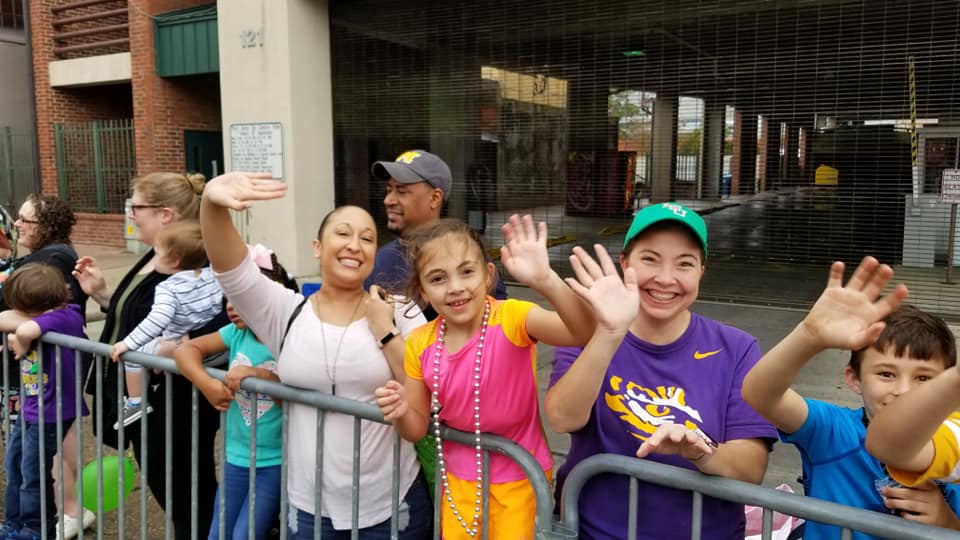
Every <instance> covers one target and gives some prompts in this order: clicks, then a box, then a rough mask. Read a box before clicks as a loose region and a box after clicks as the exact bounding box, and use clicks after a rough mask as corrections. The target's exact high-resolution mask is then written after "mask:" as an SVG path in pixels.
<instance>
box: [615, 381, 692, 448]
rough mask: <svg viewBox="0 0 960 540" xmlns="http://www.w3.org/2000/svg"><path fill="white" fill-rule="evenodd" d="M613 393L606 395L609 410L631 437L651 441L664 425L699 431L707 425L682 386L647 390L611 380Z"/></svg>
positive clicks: (639, 386)
mask: <svg viewBox="0 0 960 540" xmlns="http://www.w3.org/2000/svg"><path fill="white" fill-rule="evenodd" d="M609 382H610V388H611V389H612V390H613V393H610V392H605V393H604V402H605V403H606V405H607V407H609V408H610V410H611V411H612V412H614V413H616V414H618V415H619V417H620V419H621V420H623V421H624V422H626V424H627V425H628V426H629V433H630V435H632V436H633V437H636V438H637V439H639V440H641V441H645V440H647V438H648V437H649V436H650V435H653V432H654V431H656V430H657V428H658V427H660V426H661V425H663V424H668V423H673V424H683V425H685V426H686V427H687V428H689V429H692V430H696V429H697V428H698V423H700V422H703V417H702V416H701V415H700V411H698V410H696V409H694V408H693V407H691V406H689V405H687V399H686V391H685V390H684V389H683V388H682V387H678V386H658V387H656V388H646V387H644V386H641V385H639V384H637V383H635V382H633V381H624V380H623V378H622V377H618V376H616V375H614V376H611V377H610V381H609Z"/></svg>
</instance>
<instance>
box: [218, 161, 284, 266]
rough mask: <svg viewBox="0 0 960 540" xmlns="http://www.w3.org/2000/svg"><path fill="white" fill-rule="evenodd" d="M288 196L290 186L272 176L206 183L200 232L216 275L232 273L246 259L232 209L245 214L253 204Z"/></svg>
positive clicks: (233, 175) (228, 177)
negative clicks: (234, 223) (231, 215)
mask: <svg viewBox="0 0 960 540" xmlns="http://www.w3.org/2000/svg"><path fill="white" fill-rule="evenodd" d="M286 192H287V184H285V183H284V182H280V181H278V180H272V179H271V177H270V174H269V173H256V174H252V173H241V172H232V173H227V174H224V175H221V176H218V177H216V178H214V179H213V180H211V181H210V182H208V183H207V185H206V187H205V188H204V190H203V200H202V202H201V204H200V230H201V232H202V233H203V247H204V248H205V249H206V251H207V258H208V259H210V265H211V266H212V267H213V270H214V271H216V272H226V271H228V270H233V269H234V268H236V267H237V266H239V265H240V263H241V262H243V259H244V258H245V257H246V256H247V245H246V244H245V243H244V241H243V239H242V238H241V237H240V234H239V233H238V232H237V229H236V228H235V227H234V226H233V220H232V219H231V218H230V209H231V208H232V209H234V210H246V209H247V208H249V207H250V205H251V204H252V203H253V202H254V201H266V200H271V199H279V198H280V197H283V196H284V194H285V193H286Z"/></svg>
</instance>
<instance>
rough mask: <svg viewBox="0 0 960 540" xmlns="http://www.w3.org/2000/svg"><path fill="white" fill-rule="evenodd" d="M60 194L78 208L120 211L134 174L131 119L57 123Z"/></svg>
mask: <svg viewBox="0 0 960 540" xmlns="http://www.w3.org/2000/svg"><path fill="white" fill-rule="evenodd" d="M54 135H55V140H56V145H57V179H58V182H59V186H60V196H61V197H62V198H64V199H66V200H68V201H70V205H71V206H72V207H73V209H74V211H77V212H99V213H123V203H124V200H125V199H126V197H127V192H128V191H129V186H130V179H131V178H133V177H134V175H135V174H136V151H135V149H134V139H133V120H132V119H129V118H124V119H119V120H94V121H92V122H82V123H71V124H57V125H55V126H54Z"/></svg>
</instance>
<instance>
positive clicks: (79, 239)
mask: <svg viewBox="0 0 960 540" xmlns="http://www.w3.org/2000/svg"><path fill="white" fill-rule="evenodd" d="M71 239H72V240H73V241H74V242H75V243H80V244H94V245H98V246H108V247H115V248H120V249H123V248H125V247H126V246H127V243H126V240H124V238H123V216H122V215H120V214H88V213H84V212H78V213H77V224H76V225H74V227H73V235H72V238H71Z"/></svg>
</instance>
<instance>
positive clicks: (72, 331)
mask: <svg viewBox="0 0 960 540" xmlns="http://www.w3.org/2000/svg"><path fill="white" fill-rule="evenodd" d="M69 296H70V292H69V289H67V284H66V282H65V281H64V279H63V273H62V272H61V271H60V270H59V269H57V268H55V267H53V266H50V265H47V264H43V263H28V264H25V265H23V266H22V267H20V268H19V269H17V270H16V271H15V272H14V273H13V274H12V275H11V276H10V278H9V279H8V280H7V281H6V282H5V283H4V286H3V297H4V300H5V301H6V303H7V305H8V306H10V307H11V308H13V309H11V310H9V311H4V312H3V313H0V331H4V332H12V333H11V334H9V335H8V337H7V343H8V345H9V346H10V349H11V351H12V352H13V354H14V356H15V357H16V358H18V359H19V360H20V380H21V387H22V391H23V395H24V399H23V404H22V406H21V411H20V412H21V414H20V416H19V418H18V420H17V421H16V423H15V424H14V426H13V431H12V433H11V436H10V441H9V443H8V444H7V453H6V457H5V459H4V468H5V471H6V475H7V478H6V480H7V491H6V499H5V503H4V516H3V518H4V523H3V528H2V529H0V538H40V537H41V536H43V535H44V534H45V535H46V536H45V537H46V538H54V537H55V534H56V528H57V521H58V520H57V505H56V499H55V497H54V495H55V493H56V491H55V490H54V487H53V463H54V461H53V457H54V455H55V454H56V453H57V447H58V446H59V443H60V442H61V441H59V440H58V439H57V421H58V419H57V415H58V410H59V411H60V412H59V414H60V418H61V420H62V422H63V423H62V427H61V429H62V431H61V433H63V434H66V433H67V432H68V431H69V430H70V426H72V425H73V422H74V420H76V419H77V417H78V416H86V415H87V414H89V411H88V410H87V406H86V403H84V402H83V401H82V400H81V401H80V403H81V410H79V411H78V410H76V400H77V393H78V392H79V389H80V382H79V381H78V380H77V377H78V374H77V372H76V362H75V357H74V351H73V349H69V348H62V349H60V351H59V367H58V366H57V363H58V354H57V348H56V347H54V346H52V345H44V346H43V347H42V355H41V347H40V345H39V344H37V345H36V346H34V341H35V340H36V339H37V338H39V337H40V336H41V335H43V334H45V333H47V332H58V333H61V334H67V335H71V336H76V337H81V338H82V337H85V336H84V333H83V314H82V313H81V311H80V306H78V305H76V304H67V300H68V298H69ZM58 369H59V371H58ZM58 374H59V377H60V381H59V386H60V391H59V392H57V383H58V381H57V375H58ZM41 398H42V400H41ZM41 401H42V403H43V407H42V408H41V407H40V404H41ZM41 437H43V445H44V446H43V453H42V454H41V452H40V438H41ZM41 483H45V484H46V492H45V495H46V512H45V513H42V512H41V500H40V493H41V487H42V486H41Z"/></svg>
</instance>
